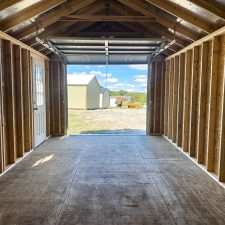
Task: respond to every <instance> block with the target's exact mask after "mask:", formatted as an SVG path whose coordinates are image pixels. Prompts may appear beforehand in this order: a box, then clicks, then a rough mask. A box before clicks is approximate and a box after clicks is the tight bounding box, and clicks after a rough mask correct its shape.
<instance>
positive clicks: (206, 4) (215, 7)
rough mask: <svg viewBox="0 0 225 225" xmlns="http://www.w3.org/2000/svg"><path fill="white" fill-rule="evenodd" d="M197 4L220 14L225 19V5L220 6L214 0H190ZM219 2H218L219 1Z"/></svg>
mask: <svg viewBox="0 0 225 225" xmlns="http://www.w3.org/2000/svg"><path fill="white" fill-rule="evenodd" d="M189 1H191V2H192V3H194V4H195V5H198V6H200V7H201V8H203V9H206V10H207V11H209V12H211V13H213V14H215V15H217V16H219V17H220V18H222V19H223V20H225V13H224V7H221V6H218V5H216V4H215V2H214V1H212V0H207V1H205V0H189ZM217 4H218V3H217Z"/></svg>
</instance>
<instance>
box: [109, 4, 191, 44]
mask: <svg viewBox="0 0 225 225" xmlns="http://www.w3.org/2000/svg"><path fill="white" fill-rule="evenodd" d="M111 5H112V7H113V8H114V10H117V12H118V13H121V14H123V12H124V9H123V8H121V3H119V2H113V3H111ZM135 10H136V9H135V8H134V9H133V8H128V11H126V13H130V14H131V11H133V13H132V14H134V12H136V13H138V12H137V11H135ZM139 25H141V26H143V27H144V28H145V29H146V30H147V31H148V32H150V33H156V34H159V35H161V36H164V37H165V38H167V39H169V40H174V38H175V39H176V43H177V44H178V45H179V46H181V47H184V46H186V45H187V44H190V42H187V43H186V41H185V40H183V39H181V38H180V37H178V36H176V34H175V35H173V34H172V33H171V32H169V31H168V30H166V27H163V25H161V24H158V25H157V26H154V24H153V23H151V24H146V23H141V24H139Z"/></svg>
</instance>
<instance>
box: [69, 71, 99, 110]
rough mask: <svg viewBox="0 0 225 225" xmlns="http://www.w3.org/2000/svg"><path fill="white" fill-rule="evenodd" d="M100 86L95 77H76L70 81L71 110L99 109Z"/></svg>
mask: <svg viewBox="0 0 225 225" xmlns="http://www.w3.org/2000/svg"><path fill="white" fill-rule="evenodd" d="M99 99H100V85H99V83H98V80H97V78H96V76H94V75H76V76H74V77H73V79H71V80H68V108H69V109H98V108H99Z"/></svg>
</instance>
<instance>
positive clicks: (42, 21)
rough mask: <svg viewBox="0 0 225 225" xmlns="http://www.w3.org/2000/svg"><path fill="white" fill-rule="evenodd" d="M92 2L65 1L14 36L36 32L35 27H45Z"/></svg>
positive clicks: (20, 37)
mask: <svg viewBox="0 0 225 225" xmlns="http://www.w3.org/2000/svg"><path fill="white" fill-rule="evenodd" d="M94 2H96V0H85V1H84V0H73V1H70V2H65V3H63V4H61V5H60V7H59V9H57V10H55V11H54V12H52V13H50V14H47V15H44V16H42V17H40V18H39V19H38V20H37V22H36V26H35V25H31V26H29V27H28V28H25V29H24V31H22V32H21V33H19V34H17V35H15V38H17V39H19V40H21V39H23V38H24V37H26V36H28V35H30V34H32V33H34V32H36V30H37V27H38V29H43V28H46V27H47V26H50V25H51V24H53V23H55V22H56V21H58V20H59V19H60V18H61V17H62V16H67V15H69V14H71V13H74V12H76V11H78V10H80V9H82V8H84V7H87V6H88V5H90V4H91V3H94Z"/></svg>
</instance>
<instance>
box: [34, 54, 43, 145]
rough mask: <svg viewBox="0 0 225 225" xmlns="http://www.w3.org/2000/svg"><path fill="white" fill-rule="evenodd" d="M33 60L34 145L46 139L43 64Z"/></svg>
mask: <svg viewBox="0 0 225 225" xmlns="http://www.w3.org/2000/svg"><path fill="white" fill-rule="evenodd" d="M32 61H33V63H32V64H33V110H34V147H37V146H38V145H40V144H41V143H42V142H43V141H45V140H46V113H45V112H46V105H45V65H44V61H42V60H40V59H36V58H32Z"/></svg>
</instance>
